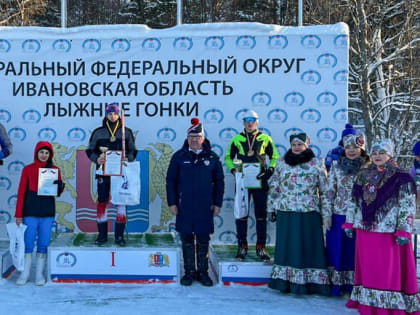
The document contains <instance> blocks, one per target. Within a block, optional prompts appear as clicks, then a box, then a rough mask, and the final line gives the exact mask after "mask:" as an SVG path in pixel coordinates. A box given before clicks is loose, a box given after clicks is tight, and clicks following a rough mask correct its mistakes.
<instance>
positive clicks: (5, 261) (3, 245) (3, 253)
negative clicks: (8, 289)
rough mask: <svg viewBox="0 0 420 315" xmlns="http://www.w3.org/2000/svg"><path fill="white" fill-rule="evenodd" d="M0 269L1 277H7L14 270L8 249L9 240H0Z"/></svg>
mask: <svg viewBox="0 0 420 315" xmlns="http://www.w3.org/2000/svg"><path fill="white" fill-rule="evenodd" d="M0 270H1V277H2V278H8V277H9V276H10V275H11V274H12V273H13V271H15V267H14V266H13V262H12V255H10V251H9V241H0Z"/></svg>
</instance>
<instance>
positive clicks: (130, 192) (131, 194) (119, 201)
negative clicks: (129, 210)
mask: <svg viewBox="0 0 420 315" xmlns="http://www.w3.org/2000/svg"><path fill="white" fill-rule="evenodd" d="M140 190H141V186H140V162H137V161H136V162H126V163H124V164H123V167H122V176H111V202H112V203H113V204H114V205H131V206H134V205H138V204H139V203H140Z"/></svg>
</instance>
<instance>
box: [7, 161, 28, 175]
mask: <svg viewBox="0 0 420 315" xmlns="http://www.w3.org/2000/svg"><path fill="white" fill-rule="evenodd" d="M24 167H25V164H24V163H23V162H21V161H13V162H10V163H9V165H8V166H7V170H8V171H9V174H10V175H20V173H21V172H22V170H23V168H24Z"/></svg>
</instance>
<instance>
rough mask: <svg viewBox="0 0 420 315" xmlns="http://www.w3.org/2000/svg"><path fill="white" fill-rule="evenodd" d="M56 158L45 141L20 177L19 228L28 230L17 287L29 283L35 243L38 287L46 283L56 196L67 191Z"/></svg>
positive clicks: (37, 146)
mask: <svg viewBox="0 0 420 315" xmlns="http://www.w3.org/2000/svg"><path fill="white" fill-rule="evenodd" d="M53 157H54V151H53V147H52V145H51V144H50V143H49V142H46V141H41V142H38V143H37V145H36V147H35V154H34V162H33V163H32V164H29V165H27V166H25V167H24V168H23V171H22V175H21V177H20V183H19V189H18V196H17V203H16V213H15V217H16V224H17V225H20V224H21V223H24V224H25V225H26V226H27V228H26V230H25V259H24V260H25V265H24V269H23V271H22V273H21V274H20V276H19V278H18V279H17V281H16V284H17V285H24V284H25V283H26V282H27V281H28V280H29V276H30V271H31V264H32V252H33V250H34V247H35V240H37V255H36V274H35V284H36V285H44V284H45V277H44V267H45V262H46V257H47V250H48V245H49V244H50V237H51V228H52V226H53V223H54V218H55V196H60V195H61V193H62V192H63V190H64V184H63V181H62V180H61V171H60V169H59V168H58V167H57V166H55V165H53V162H52V160H53ZM41 182H42V184H41ZM41 186H42V189H41Z"/></svg>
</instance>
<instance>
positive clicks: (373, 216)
mask: <svg viewBox="0 0 420 315" xmlns="http://www.w3.org/2000/svg"><path fill="white" fill-rule="evenodd" d="M393 152H394V146H393V143H392V142H391V141H390V140H388V139H385V140H382V141H379V142H376V143H374V144H373V146H372V153H371V160H372V162H373V163H372V164H371V165H369V166H368V167H366V168H363V169H362V170H361V171H360V173H359V174H358V176H357V178H356V182H355V185H354V187H353V198H354V200H355V207H352V208H350V209H349V211H347V215H346V223H345V224H344V225H343V228H344V229H345V232H346V234H347V235H349V236H352V235H353V234H354V230H355V231H356V234H357V237H356V266H355V276H354V286H353V291H352V294H351V299H350V301H349V302H347V307H349V308H357V309H358V311H359V313H360V314H387V315H391V314H393V315H394V314H395V315H396V314H398V315H400V314H420V312H418V311H419V308H420V294H419V293H418V286H417V277H416V266H415V263H414V253H413V247H412V244H411V233H412V229H413V221H414V215H415V186H414V182H413V179H412V178H411V177H410V175H409V174H408V173H406V172H404V171H403V170H401V169H400V168H398V167H397V165H396V163H395V162H394V160H393V159H392V157H393V154H394V153H393Z"/></svg>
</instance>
